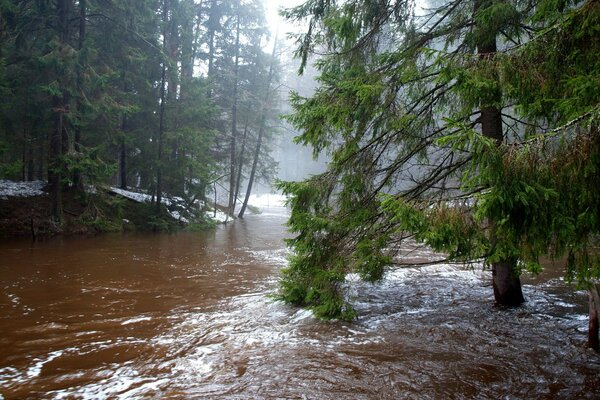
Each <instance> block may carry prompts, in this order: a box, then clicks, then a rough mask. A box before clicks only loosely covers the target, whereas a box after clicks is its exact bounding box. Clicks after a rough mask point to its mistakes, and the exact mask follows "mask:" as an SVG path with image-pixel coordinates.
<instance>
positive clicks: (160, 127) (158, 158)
mask: <svg viewBox="0 0 600 400" xmlns="http://www.w3.org/2000/svg"><path fill="white" fill-rule="evenodd" d="M168 2H169V0H163V24H164V26H163V63H162V71H161V78H160V110H159V117H158V137H157V140H156V141H157V143H156V209H157V211H160V207H161V202H162V153H163V133H164V130H165V102H166V84H167V61H168V58H167V53H166V52H167V33H168V19H169V9H168V6H169V4H168Z"/></svg>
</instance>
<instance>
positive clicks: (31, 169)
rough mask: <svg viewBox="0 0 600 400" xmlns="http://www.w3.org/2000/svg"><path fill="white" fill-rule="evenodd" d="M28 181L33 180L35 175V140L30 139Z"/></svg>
mask: <svg viewBox="0 0 600 400" xmlns="http://www.w3.org/2000/svg"><path fill="white" fill-rule="evenodd" d="M27 147H28V148H27V181H29V182H31V181H33V176H34V169H35V165H34V161H33V140H32V139H30V140H29V142H28V146H27Z"/></svg>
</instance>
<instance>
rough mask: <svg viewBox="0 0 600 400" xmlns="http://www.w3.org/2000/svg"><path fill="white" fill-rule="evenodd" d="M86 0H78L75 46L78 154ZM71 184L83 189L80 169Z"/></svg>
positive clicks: (81, 111)
mask: <svg viewBox="0 0 600 400" xmlns="http://www.w3.org/2000/svg"><path fill="white" fill-rule="evenodd" d="M86 3H87V0H79V38H78V39H79V41H78V46H77V51H78V53H79V54H78V60H77V103H76V107H77V113H78V114H79V123H78V124H77V126H75V143H74V145H75V151H76V152H77V154H78V155H79V154H80V153H81V150H82V149H81V122H82V119H83V118H82V114H83V101H81V99H82V96H83V64H84V62H85V57H84V54H83V46H84V44H85V28H86V18H87V15H86V12H87V11H86V7H87V4H86ZM73 185H74V186H75V188H77V189H80V190H82V189H83V180H82V176H81V171H80V170H79V169H75V170H74V171H73Z"/></svg>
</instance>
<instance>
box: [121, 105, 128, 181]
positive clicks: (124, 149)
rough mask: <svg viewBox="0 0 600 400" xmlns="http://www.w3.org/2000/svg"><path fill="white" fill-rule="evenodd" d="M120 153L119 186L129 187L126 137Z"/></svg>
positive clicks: (122, 142) (122, 141)
mask: <svg viewBox="0 0 600 400" xmlns="http://www.w3.org/2000/svg"><path fill="white" fill-rule="evenodd" d="M123 119H125V117H123ZM119 153H120V154H119V185H120V186H119V187H120V188H121V189H127V144H126V143H125V138H123V139H121V146H120V149H119Z"/></svg>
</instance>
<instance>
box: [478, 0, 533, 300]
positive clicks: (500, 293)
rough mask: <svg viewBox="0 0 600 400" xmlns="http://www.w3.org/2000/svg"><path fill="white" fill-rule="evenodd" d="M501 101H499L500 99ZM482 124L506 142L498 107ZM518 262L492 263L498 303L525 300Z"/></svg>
mask: <svg viewBox="0 0 600 400" xmlns="http://www.w3.org/2000/svg"><path fill="white" fill-rule="evenodd" d="M481 6H482V4H481V0H476V1H475V5H474V12H475V13H477V11H478V10H479V9H480V7H481ZM496 50H497V48H496V39H495V37H494V39H493V40H491V41H490V42H488V43H483V42H480V43H478V45H477V54H478V55H479V58H480V59H482V60H485V59H487V58H489V57H493V55H494V54H495V53H496ZM498 100H499V99H498ZM480 111H481V115H480V123H481V134H482V135H483V136H485V137H488V138H490V139H493V140H494V141H495V142H496V144H497V145H498V146H500V145H501V144H502V142H503V141H504V134H503V131H502V113H501V110H500V109H499V108H498V107H496V106H490V105H487V104H486V105H483V106H482V108H481V110H480ZM495 231H496V227H495V224H494V223H492V224H491V226H490V236H491V242H492V245H493V246H495V245H496V232H495ZM516 261H517V260H513V259H507V260H502V261H499V262H495V263H492V283H493V287H494V299H495V300H496V303H498V304H500V305H505V306H518V305H519V304H522V303H523V302H524V301H525V299H524V298H523V292H522V290H521V279H520V278H519V274H518V272H517V263H516Z"/></svg>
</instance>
